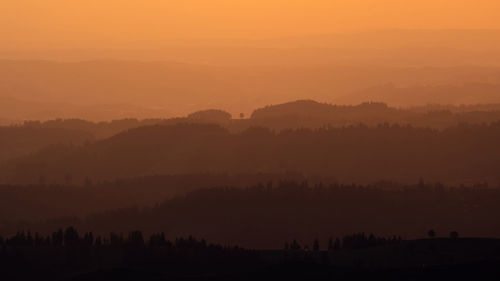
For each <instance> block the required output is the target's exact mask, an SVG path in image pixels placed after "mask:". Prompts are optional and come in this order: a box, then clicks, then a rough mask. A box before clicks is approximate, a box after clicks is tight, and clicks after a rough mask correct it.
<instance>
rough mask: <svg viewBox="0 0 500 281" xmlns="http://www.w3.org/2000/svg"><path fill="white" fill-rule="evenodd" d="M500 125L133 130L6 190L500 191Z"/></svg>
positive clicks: (22, 172)
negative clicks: (160, 177) (248, 182)
mask: <svg viewBox="0 0 500 281" xmlns="http://www.w3.org/2000/svg"><path fill="white" fill-rule="evenodd" d="M499 126H500V123H498V122H497V123H493V124H490V125H460V126H457V127H451V128H448V129H445V130H443V131H435V130H430V129H421V128H413V127H409V126H399V125H388V124H386V125H381V126H377V127H366V126H350V127H344V128H328V127H327V128H323V129H319V130H309V129H299V130H284V131H281V132H279V133H273V132H272V131H270V130H268V129H263V128H249V129H247V130H245V131H243V132H241V133H230V132H229V131H228V130H226V129H223V128H221V127H219V126H217V125H209V124H205V125H200V124H177V125H172V126H165V125H156V126H147V127H140V128H137V129H132V130H129V131H126V132H123V133H120V134H118V135H116V136H113V137H111V138H109V139H105V140H101V141H97V142H95V143H90V144H87V145H85V146H78V147H70V146H61V145H59V146H52V147H50V148H47V149H44V150H42V151H40V152H38V153H36V154H33V155H31V156H27V157H24V158H22V159H18V160H13V161H10V162H9V163H8V164H6V165H3V166H2V169H1V170H0V173H1V181H2V182H4V183H28V184H29V183H36V182H38V180H39V178H40V177H43V178H44V179H45V180H46V182H47V183H54V182H59V183H61V182H64V175H66V174H71V175H73V178H74V180H75V182H79V183H82V182H84V179H85V178H87V177H89V178H90V179H92V180H94V181H100V180H113V179H116V178H124V177H136V176H144V175H157V174H190V173H226V172H227V173H258V172H269V173H281V172H287V171H297V172H301V173H303V174H304V175H306V176H308V175H328V176H331V177H335V178H337V179H338V180H340V181H353V182H360V183H363V182H367V181H368V182H371V181H375V180H380V179H387V180H396V181H401V182H414V181H415V180H416V179H418V178H419V177H424V178H428V179H431V180H440V181H445V182H458V183H460V182H480V181H488V182H491V183H494V184H496V183H497V182H498V174H497V167H498V165H499V164H500V154H499V153H500V151H499V150H498V149H497V144H498V143H499V142H500V133H499V132H500V129H499Z"/></svg>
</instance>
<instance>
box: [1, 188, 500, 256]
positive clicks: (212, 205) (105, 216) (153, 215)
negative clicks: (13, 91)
mask: <svg viewBox="0 0 500 281" xmlns="http://www.w3.org/2000/svg"><path fill="white" fill-rule="evenodd" d="M499 199H500V191H499V189H496V188H487V187H485V186H474V187H461V188H456V187H450V186H445V185H441V184H424V183H420V184H418V185H415V184H414V185H406V186H405V185H400V186H397V185H396V186H394V185H392V186H391V184H388V183H379V184H377V185H368V186H361V185H355V184H349V185H341V184H331V185H324V184H317V185H314V186H309V185H308V184H307V183H297V182H281V183H278V184H272V183H268V184H259V185H255V186H253V187H251V188H232V187H226V188H213V189H201V190H198V191H194V192H191V193H189V194H188V195H187V196H183V197H178V198H173V199H170V200H166V201H164V202H163V203H160V204H158V205H156V206H154V207H147V208H124V209H120V210H112V211H107V212H101V213H95V214H92V215H89V216H87V217H85V218H71V217H70V218H68V217H65V216H63V215H62V214H61V217H60V218H59V219H54V220H48V221H45V220H43V221H38V222H36V221H35V222H30V223H26V222H24V223H23V222H13V223H4V224H3V225H2V228H1V229H0V233H3V234H5V235H7V234H14V233H16V231H19V230H26V229H31V230H34V231H35V230H36V231H38V232H39V233H42V234H47V233H50V232H51V231H53V229H57V228H59V227H66V226H68V225H73V226H75V227H77V228H78V229H80V230H82V231H93V232H94V233H95V234H104V235H106V234H108V233H110V232H115V233H127V232H129V231H133V230H137V229H140V230H142V231H143V232H144V233H145V235H149V234H151V233H159V232H165V233H167V235H168V236H170V237H177V236H186V235H190V234H191V235H194V236H196V237H204V238H206V239H208V240H209V241H213V242H217V243H222V244H225V245H227V244H233V245H240V246H243V247H249V248H257V249H268V248H269V249H282V248H283V246H284V242H285V241H288V242H291V241H292V240H296V241H298V243H299V244H301V245H309V248H310V249H311V247H312V245H311V242H312V240H313V239H314V238H319V240H320V241H322V246H321V247H323V248H325V247H326V243H327V242H326V241H328V239H329V238H330V237H341V236H344V235H348V234H351V233H358V232H363V231H365V230H368V229H369V232H372V233H375V234H377V235H382V236H386V237H389V236H392V235H394V234H396V235H401V236H403V237H405V238H421V237H427V232H428V230H429V229H434V230H435V231H436V232H437V236H438V237H443V236H445V237H447V236H448V235H449V233H450V232H452V231H457V232H458V233H459V235H460V236H461V237H500V227H499V225H498V224H497V223H496V222H497V221H498V219H499V214H500V210H499V208H500V205H499V204H498V202H499ZM344 244H345V247H347V248H349V246H347V244H346V242H345V241H344ZM352 248H353V249H356V247H355V245H354V244H353V246H352ZM381 262H383V261H381Z"/></svg>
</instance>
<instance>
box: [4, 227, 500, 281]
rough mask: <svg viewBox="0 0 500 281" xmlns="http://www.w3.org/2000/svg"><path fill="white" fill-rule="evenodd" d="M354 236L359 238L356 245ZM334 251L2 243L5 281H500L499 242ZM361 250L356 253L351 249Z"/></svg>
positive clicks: (397, 243) (23, 238) (159, 243)
mask: <svg viewBox="0 0 500 281" xmlns="http://www.w3.org/2000/svg"><path fill="white" fill-rule="evenodd" d="M353 238H355V239H353ZM342 241H343V242H342V243H341V244H339V245H338V246H336V247H329V248H328V250H327V251H326V250H322V249H320V248H319V247H315V248H314V249H312V250H307V249H303V248H302V247H301V246H300V245H297V244H296V243H295V244H293V245H294V247H293V248H285V249H284V250H272V251H270V250H246V249H242V248H239V247H235V246H225V247H223V246H222V245H219V244H209V243H207V242H206V241H205V240H197V239H196V238H193V237H192V236H189V237H188V238H176V239H175V240H169V239H167V238H166V236H165V235H164V234H163V233H159V234H155V235H152V236H151V237H150V238H149V239H147V238H146V237H144V236H143V235H142V233H141V232H140V231H134V232H130V233H129V235H128V236H126V237H123V236H119V235H116V234H111V235H110V236H106V237H101V236H97V237H94V235H93V234H92V233H85V234H83V235H80V234H79V233H78V232H77V231H76V230H75V229H74V228H72V227H70V228H67V229H65V230H64V231H63V230H59V231H57V232H54V233H52V235H51V236H46V237H44V236H39V235H38V234H35V236H32V234H30V233H28V234H26V233H18V234H17V235H16V236H13V237H9V238H7V239H5V240H4V239H3V238H2V239H0V246H1V248H0V269H1V277H2V278H4V279H6V280H33V279H36V280H75V281H76V280H450V278H452V280H496V279H495V276H498V274H499V273H500V270H499V267H498V266H499V265H500V260H499V257H498V251H499V250H500V242H499V241H498V240H495V239H459V238H451V239H428V240H401V239H385V238H379V237H375V236H370V237H365V236H364V235H362V234H356V235H352V236H346V237H344V238H343V239H342ZM353 246H356V247H353Z"/></svg>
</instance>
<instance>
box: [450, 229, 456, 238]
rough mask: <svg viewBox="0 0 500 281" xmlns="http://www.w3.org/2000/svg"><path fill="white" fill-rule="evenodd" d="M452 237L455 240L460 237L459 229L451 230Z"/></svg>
mask: <svg viewBox="0 0 500 281" xmlns="http://www.w3.org/2000/svg"><path fill="white" fill-rule="evenodd" d="M450 238H451V239H453V240H456V239H458V232H457V231H452V232H450Z"/></svg>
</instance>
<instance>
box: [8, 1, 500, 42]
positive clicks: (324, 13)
mask: <svg viewBox="0 0 500 281" xmlns="http://www.w3.org/2000/svg"><path fill="white" fill-rule="evenodd" d="M499 18H500V1H498V0H475V1H471V0H418V1H417V0H2V1H0V38H1V39H0V43H1V44H2V45H4V46H12V47H35V46H46V47H54V46H53V45H54V44H57V45H59V46H61V47H82V46H83V47H89V46H94V47H95V46H108V47H109V46H115V45H118V44H123V43H125V42H127V43H133V42H137V41H140V42H147V41H156V42H158V41H161V40H164V41H166V40H172V39H175V38H266V37H267V38H268V37H284V36H297V35H306V34H323V33H332V32H342V31H352V30H367V29H450V28H453V29H455V28H456V29H463V28H466V29H479V28H481V29H494V28H500V20H499Z"/></svg>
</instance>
